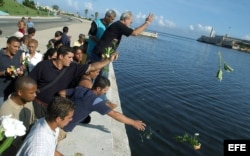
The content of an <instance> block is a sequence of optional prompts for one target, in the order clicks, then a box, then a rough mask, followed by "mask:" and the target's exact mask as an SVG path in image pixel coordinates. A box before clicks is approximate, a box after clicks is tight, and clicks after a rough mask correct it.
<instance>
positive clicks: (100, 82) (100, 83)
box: [59, 76, 146, 132]
mask: <svg viewBox="0 0 250 156" xmlns="http://www.w3.org/2000/svg"><path fill="white" fill-rule="evenodd" d="M109 87H110V81H109V79H107V78H106V77H103V76H99V77H97V78H96V79H95V82H94V84H93V87H92V89H89V88H84V87H81V86H79V87H76V88H72V89H66V90H62V91H60V92H59V94H60V95H61V96H64V97H65V96H67V97H70V99H71V100H72V101H73V102H74V103H75V112H74V116H73V120H72V121H71V122H70V123H69V124H68V125H67V126H65V127H64V128H63V129H64V130H65V131H66V132H69V131H72V130H73V129H74V127H75V126H76V125H77V124H79V123H80V122H82V121H83V120H84V119H85V118H86V117H87V116H88V115H89V114H90V113H91V112H93V111H96V112H98V113H100V114H102V115H105V114H107V115H109V116H110V117H112V118H114V119H115V120H117V121H119V122H122V123H125V124H128V125H130V126H133V127H134V128H136V129H137V130H141V131H144V130H145V126H146V124H145V123H143V122H142V121H140V120H133V119H131V118H128V117H126V116H125V115H123V114H121V113H119V112H117V111H115V110H113V109H111V108H110V107H108V106H107V104H106V101H104V100H103V99H102V98H100V97H99V96H100V95H102V94H105V93H106V92H107V91H108V89H109Z"/></svg>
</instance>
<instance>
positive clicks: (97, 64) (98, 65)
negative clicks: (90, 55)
mask: <svg viewBox="0 0 250 156" xmlns="http://www.w3.org/2000/svg"><path fill="white" fill-rule="evenodd" d="M117 58H118V53H117V52H115V53H113V54H112V55H111V57H110V58H109V59H104V60H102V61H100V62H95V63H91V64H90V65H89V68H88V70H87V71H86V72H90V71H94V70H98V69H101V68H103V67H105V66H106V65H108V64H109V63H110V62H113V61H114V60H116V59H117Z"/></svg>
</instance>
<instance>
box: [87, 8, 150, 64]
mask: <svg viewBox="0 0 250 156" xmlns="http://www.w3.org/2000/svg"><path fill="white" fill-rule="evenodd" d="M153 18H154V15H153V14H151V13H150V14H149V15H148V17H147V18H146V19H145V22H144V23H143V24H142V25H140V26H139V27H136V28H135V29H132V28H130V25H131V23H132V22H133V15H132V12H130V11H125V12H124V13H122V15H121V17H120V20H118V21H116V22H114V23H112V24H111V25H110V26H109V27H108V28H107V29H106V30H105V32H104V34H103V35H102V37H101V39H100V40H99V42H98V43H97V44H96V46H95V48H94V49H93V53H94V54H95V55H96V57H97V59H96V60H92V61H99V60H101V56H102V54H103V53H104V50H105V48H108V47H113V48H114V49H115V50H116V49H117V48H118V45H119V44H120V42H121V39H122V35H125V36H127V37H128V36H130V35H132V36H137V35H139V34H140V33H141V32H142V31H144V30H145V29H146V28H147V27H148V26H149V25H150V23H151V22H152V21H153ZM114 43H115V44H116V45H115V46H114V45H113V44H114Z"/></svg>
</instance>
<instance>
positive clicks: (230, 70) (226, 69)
mask: <svg viewBox="0 0 250 156" xmlns="http://www.w3.org/2000/svg"><path fill="white" fill-rule="evenodd" d="M218 56H219V69H218V71H217V74H216V78H217V79H218V80H219V81H221V80H222V75H223V71H222V66H223V67H224V70H225V71H226V72H232V71H233V70H234V69H233V68H232V67H230V66H229V65H228V64H227V63H226V62H225V61H224V59H223V58H222V55H221V53H220V52H218Z"/></svg>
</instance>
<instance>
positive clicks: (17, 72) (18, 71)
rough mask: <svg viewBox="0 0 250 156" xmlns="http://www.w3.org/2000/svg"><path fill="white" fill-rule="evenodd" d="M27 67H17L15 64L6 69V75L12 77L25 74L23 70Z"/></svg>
mask: <svg viewBox="0 0 250 156" xmlns="http://www.w3.org/2000/svg"><path fill="white" fill-rule="evenodd" d="M24 69H25V67H24V66H21V67H20V68H16V67H15V66H10V67H8V68H7V69H6V70H5V75H7V76H10V77H11V78H16V77H18V76H19V75H22V74H23V70H24Z"/></svg>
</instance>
